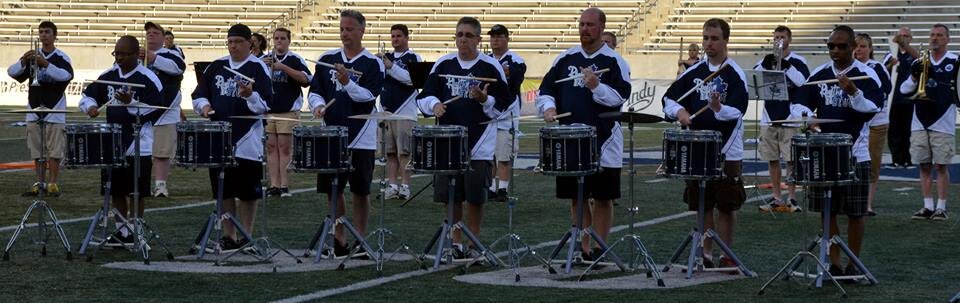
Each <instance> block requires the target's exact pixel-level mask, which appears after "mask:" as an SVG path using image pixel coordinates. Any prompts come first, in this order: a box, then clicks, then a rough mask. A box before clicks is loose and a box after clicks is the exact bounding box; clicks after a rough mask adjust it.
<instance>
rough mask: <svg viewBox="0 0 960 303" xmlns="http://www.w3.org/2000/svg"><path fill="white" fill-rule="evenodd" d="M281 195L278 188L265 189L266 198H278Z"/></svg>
mask: <svg viewBox="0 0 960 303" xmlns="http://www.w3.org/2000/svg"><path fill="white" fill-rule="evenodd" d="M282 194H283V193H282V192H281V191H280V189H279V188H276V187H272V186H271V187H270V188H268V189H267V197H279V196H280V195H282Z"/></svg>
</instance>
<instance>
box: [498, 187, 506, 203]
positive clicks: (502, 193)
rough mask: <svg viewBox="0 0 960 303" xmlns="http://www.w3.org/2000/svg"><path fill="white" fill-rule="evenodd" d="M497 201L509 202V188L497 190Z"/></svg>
mask: <svg viewBox="0 0 960 303" xmlns="http://www.w3.org/2000/svg"><path fill="white" fill-rule="evenodd" d="M497 202H507V189H506V188H501V189H498V190H497Z"/></svg>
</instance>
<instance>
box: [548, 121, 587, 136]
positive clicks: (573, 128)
mask: <svg viewBox="0 0 960 303" xmlns="http://www.w3.org/2000/svg"><path fill="white" fill-rule="evenodd" d="M596 133H597V131H596V128H594V127H593V126H590V125H585V124H580V123H574V124H566V125H547V126H544V127H541V128H540V137H541V138H548V139H560V138H587V137H593V136H595V135H596Z"/></svg>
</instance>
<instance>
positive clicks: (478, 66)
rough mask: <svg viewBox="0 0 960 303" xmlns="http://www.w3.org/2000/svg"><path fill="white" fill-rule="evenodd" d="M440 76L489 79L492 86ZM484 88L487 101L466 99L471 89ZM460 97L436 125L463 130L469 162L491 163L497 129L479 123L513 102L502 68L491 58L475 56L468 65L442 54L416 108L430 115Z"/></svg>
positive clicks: (431, 72)
mask: <svg viewBox="0 0 960 303" xmlns="http://www.w3.org/2000/svg"><path fill="white" fill-rule="evenodd" d="M440 75H454V76H468V77H478V78H492V79H496V82H485V81H478V80H471V79H458V78H447V77H441V76H440ZM484 85H489V86H487V100H484V101H483V102H479V101H478V100H474V99H470V97H469V94H470V88H471V87H475V86H476V87H481V88H482V87H483V86H484ZM453 97H460V99H458V100H456V101H453V102H450V103H449V104H447V107H446V111H445V113H444V114H443V116H442V117H439V118H437V120H438V121H437V122H438V123H439V124H445V125H461V126H464V127H466V128H467V142H468V143H469V147H470V160H493V151H494V150H495V148H496V144H497V125H496V124H495V123H490V124H487V125H480V122H485V121H490V119H491V118H495V117H497V116H499V115H500V114H501V113H502V112H503V111H505V110H506V109H507V107H508V106H510V103H511V102H513V98H514V97H513V95H512V94H510V91H509V89H508V88H507V76H506V75H504V74H503V68H502V67H501V66H500V63H499V62H497V60H496V59H493V57H490V56H487V55H484V54H477V57H476V58H474V59H473V60H470V61H464V60H462V59H460V57H459V56H458V55H457V53H450V54H446V55H444V56H443V57H440V59H437V62H436V63H434V64H433V68H432V69H430V74H429V75H427V81H426V83H424V85H423V90H421V91H420V95H418V96H417V106H418V107H420V111H422V112H423V114H424V115H428V116H431V115H433V107H434V106H436V105H437V104H440V103H441V102H444V101H447V100H450V99H452V98H453Z"/></svg>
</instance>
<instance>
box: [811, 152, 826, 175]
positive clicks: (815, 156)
mask: <svg viewBox="0 0 960 303" xmlns="http://www.w3.org/2000/svg"><path fill="white" fill-rule="evenodd" d="M822 163H823V160H821V159H820V152H818V151H813V152H810V164H812V166H813V168H812V169H811V170H810V175H811V179H812V180H820V179H823V176H821V174H822V173H823V172H822V171H821V170H820V169H821V168H820V164H822Z"/></svg>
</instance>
